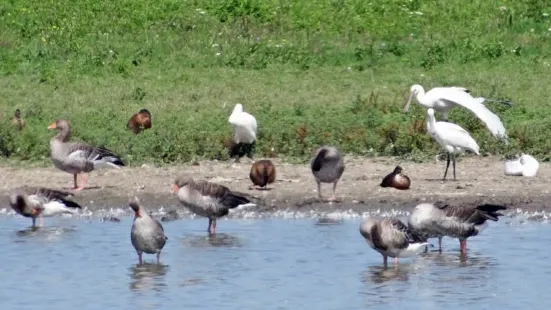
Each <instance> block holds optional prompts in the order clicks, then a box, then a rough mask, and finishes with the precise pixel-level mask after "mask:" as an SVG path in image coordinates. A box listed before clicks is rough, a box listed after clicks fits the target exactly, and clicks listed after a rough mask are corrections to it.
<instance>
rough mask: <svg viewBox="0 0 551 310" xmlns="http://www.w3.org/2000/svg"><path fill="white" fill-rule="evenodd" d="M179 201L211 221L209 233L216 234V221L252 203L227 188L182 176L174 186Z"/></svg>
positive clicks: (173, 189)
mask: <svg viewBox="0 0 551 310" xmlns="http://www.w3.org/2000/svg"><path fill="white" fill-rule="evenodd" d="M172 191H173V192H176V193H177V194H178V200H179V201H180V202H181V203H182V205H184V207H186V208H187V209H188V210H190V211H191V212H193V213H195V214H197V215H199V216H203V217H207V218H208V219H209V227H208V231H209V233H212V234H213V233H215V232H216V219H217V218H220V217H223V216H226V215H228V214H229V210H230V209H233V208H236V207H238V206H240V205H244V204H248V203H250V201H249V199H247V198H245V197H243V196H241V195H238V194H236V193H233V192H232V191H231V190H230V189H229V188H227V187H226V186H223V185H220V184H216V183H212V182H208V181H203V180H201V181H195V180H193V178H191V177H187V176H180V177H178V178H177V179H176V180H175V181H174V184H173V185H172Z"/></svg>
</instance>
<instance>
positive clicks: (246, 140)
mask: <svg viewBox="0 0 551 310" xmlns="http://www.w3.org/2000/svg"><path fill="white" fill-rule="evenodd" d="M228 121H229V123H230V124H231V125H232V127H233V140H234V141H235V143H236V145H235V147H234V148H233V149H232V150H231V152H230V153H231V156H232V157H233V156H234V155H237V159H236V161H239V158H240V157H241V156H243V155H247V157H249V158H250V159H253V152H254V145H255V142H256V129H257V124H256V118H255V117H254V116H252V115H251V114H249V113H247V112H244V111H243V105H242V104H240V103H238V104H236V105H235V107H234V108H233V112H232V114H231V115H230V117H229V119H228ZM243 147H244V148H246V150H245V151H242V148H243Z"/></svg>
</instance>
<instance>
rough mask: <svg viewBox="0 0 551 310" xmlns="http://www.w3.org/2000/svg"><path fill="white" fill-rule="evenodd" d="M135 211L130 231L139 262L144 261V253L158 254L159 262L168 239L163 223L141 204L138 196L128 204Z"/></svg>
mask: <svg viewBox="0 0 551 310" xmlns="http://www.w3.org/2000/svg"><path fill="white" fill-rule="evenodd" d="M128 205H129V206H130V208H131V209H132V211H134V223H133V224H132V229H131V231H130V240H131V241H132V246H134V249H136V253H138V261H139V263H140V264H141V263H143V260H142V254H143V253H147V254H157V264H159V262H160V258H161V251H162V250H163V247H164V246H165V244H166V241H167V240H168V237H167V236H166V235H165V231H164V229H163V225H161V223H160V222H159V221H157V220H155V219H153V218H151V216H150V215H149V214H148V213H147V212H146V211H145V209H144V208H143V207H142V206H141V205H140V201H139V200H138V198H137V197H134V199H132V200H130V203H129V204H128Z"/></svg>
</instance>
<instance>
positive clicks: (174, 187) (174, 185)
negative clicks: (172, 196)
mask: <svg viewBox="0 0 551 310" xmlns="http://www.w3.org/2000/svg"><path fill="white" fill-rule="evenodd" d="M179 189H180V188H179V187H178V185H176V184H172V186H171V187H170V191H171V192H172V193H177V192H178V190H179Z"/></svg>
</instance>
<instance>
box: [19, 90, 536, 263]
mask: <svg viewBox="0 0 551 310" xmlns="http://www.w3.org/2000/svg"><path fill="white" fill-rule="evenodd" d="M413 97H415V98H416V99H417V102H418V103H419V104H420V105H421V106H423V107H425V108H427V131H428V132H429V134H430V135H431V136H432V137H433V138H434V139H435V140H436V141H437V142H438V143H439V144H440V145H441V146H442V148H443V149H444V150H445V151H446V153H447V154H448V158H447V165H446V170H445V172H444V177H443V179H442V181H445V180H446V176H447V173H448V168H449V165H450V162H452V163H453V178H454V180H455V179H456V173H455V156H456V154H458V153H460V152H463V151H465V150H469V151H471V152H473V153H475V154H479V146H478V144H477V143H476V141H475V140H474V139H473V138H472V137H471V135H470V134H469V133H468V132H467V131H466V130H465V129H463V128H462V127H460V126H459V125H456V124H453V123H450V122H448V121H447V120H448V112H449V110H450V109H451V108H453V107H455V106H462V107H464V108H466V109H468V110H470V111H471V112H473V113H474V114H475V115H476V116H477V117H478V118H479V119H480V120H482V121H483V122H484V123H485V124H486V126H487V127H488V129H489V130H490V131H491V132H492V134H493V135H494V136H495V137H497V138H499V139H503V140H504V141H505V142H506V143H507V135H506V131H505V128H504V126H503V123H502V122H501V120H500V119H499V117H498V116H496V115H495V114H494V113H492V112H491V111H490V110H489V109H488V108H487V107H486V106H484V105H483V102H484V101H491V99H485V98H481V97H478V98H475V97H473V96H472V95H471V94H470V91H469V90H467V89H465V88H460V87H437V88H433V89H432V90H430V91H428V92H426V93H425V91H424V89H423V87H422V86H420V85H413V86H412V87H411V89H410V96H409V99H408V101H407V103H406V106H405V108H404V112H407V111H408V109H409V106H410V104H411V101H412V98H413ZM499 102H501V103H505V104H509V105H510V103H509V102H503V101H499ZM435 111H437V112H440V113H442V115H443V118H444V121H436V119H435V116H434V112H435ZM228 121H229V123H230V124H231V125H232V127H233V140H234V144H233V146H232V147H231V150H230V154H232V157H235V161H236V162H238V161H239V159H240V158H241V157H243V156H247V157H249V158H250V159H251V160H253V154H254V145H255V142H256V134H257V122H256V118H255V117H254V116H253V115H251V114H249V113H247V112H245V111H244V110H243V106H242V105H241V104H236V105H235V107H234V109H233V111H232V113H231V115H230V117H229V119H228ZM12 122H13V123H14V124H18V126H19V128H20V129H22V128H23V127H24V120H23V119H22V118H21V115H20V111H19V109H18V110H17V111H16V114H15V115H14V117H13V119H12ZM151 126H152V123H151V113H150V112H149V111H148V110H147V109H142V110H140V111H139V112H138V113H136V114H134V115H133V116H132V117H131V118H130V120H129V121H128V123H127V127H128V129H130V130H131V131H132V132H133V133H135V134H138V133H140V132H141V131H142V130H146V129H149V128H151ZM48 129H50V130H57V131H58V133H57V135H56V136H55V137H53V138H52V139H51V141H50V151H51V159H52V162H53V163H54V166H55V167H56V168H58V169H60V170H62V171H65V172H67V173H70V174H72V175H73V182H74V187H73V189H74V190H75V191H80V190H83V189H84V188H85V186H86V175H87V173H89V172H91V171H94V170H97V169H100V168H117V169H118V168H120V167H123V166H125V164H124V162H123V161H122V159H121V158H120V157H119V156H117V155H115V154H114V153H113V152H112V151H110V150H108V149H106V148H102V147H97V146H92V145H89V144H86V143H82V142H71V141H69V140H70V134H71V125H70V123H69V122H68V121H67V120H63V119H58V120H56V121H55V122H53V123H52V124H50V125H49V126H48ZM310 168H311V170H312V173H313V175H314V179H315V181H316V183H317V187H318V198H319V199H320V200H325V201H335V200H337V197H336V189H337V184H338V182H339V179H340V178H341V176H342V174H343V173H344V169H345V165H344V160H343V156H342V154H341V152H340V150H339V149H338V148H336V147H334V146H328V145H325V146H322V147H320V148H318V149H317V150H316V152H315V153H314V157H313V159H312V160H311V163H310ZM538 169H539V164H538V162H537V160H535V159H534V158H533V157H532V156H530V155H527V154H523V155H522V156H520V157H518V158H516V159H514V160H508V161H506V162H505V174H507V175H523V176H535V175H536V174H537V171H538ZM79 176H80V177H81V182H80V184H79V182H78V177H79ZM249 176H250V179H251V181H252V182H253V187H258V188H259V189H265V188H266V187H267V186H268V184H271V183H273V182H274V181H275V178H276V168H275V166H274V164H273V163H272V162H271V161H270V160H267V159H264V160H258V161H255V162H254V163H253V164H252V167H251V170H250V174H249ZM321 183H330V184H333V189H332V195H331V196H330V197H329V198H327V199H324V198H323V197H322V195H321ZM410 184H411V180H410V179H409V177H407V176H406V175H404V174H403V173H402V168H401V167H400V166H396V168H395V169H394V171H393V172H392V173H390V174H389V175H387V176H386V177H385V178H383V180H382V182H381V184H380V186H381V187H394V188H396V189H399V190H407V189H409V187H410ZM172 191H173V193H176V196H177V199H178V200H179V201H180V203H181V204H182V205H183V206H184V207H185V208H187V209H188V210H189V211H191V212H192V213H195V214H197V215H199V216H202V217H206V218H208V219H209V224H208V232H209V233H210V234H215V233H216V220H217V219H218V218H220V217H223V216H226V215H227V214H229V211H230V210H231V209H234V208H237V207H240V206H254V203H251V201H250V200H249V199H248V198H246V197H245V196H244V195H242V194H239V193H236V192H233V191H232V190H230V189H229V188H228V187H226V186H223V185H220V184H216V183H213V182H209V181H205V180H194V179H193V178H191V177H189V176H186V175H182V176H179V177H177V178H176V179H175V180H174V182H173V184H172ZM70 196H72V193H70V192H67V191H61V190H56V189H50V188H44V187H32V186H23V187H17V188H14V189H13V190H12V191H11V193H10V197H9V202H10V206H11V207H12V208H13V210H14V211H15V212H16V213H18V214H20V215H22V216H24V217H29V218H31V219H32V223H33V227H35V226H36V219H37V218H40V225H43V217H48V216H54V215H59V214H63V213H71V214H72V213H75V211H76V209H81V208H82V207H81V206H80V205H79V204H78V203H76V202H74V201H72V200H70V199H69V197H70ZM129 207H130V208H131V209H132V210H133V211H134V214H135V217H134V223H133V225H132V229H131V241H132V245H133V246H134V248H135V249H136V252H137V253H138V257H139V261H140V263H141V262H142V254H143V253H148V254H156V255H157V261H159V256H160V253H161V250H162V249H163V247H164V246H165V244H166V241H167V237H166V235H165V234H164V229H163V226H162V225H161V223H160V222H159V221H157V220H155V219H153V218H151V216H150V215H149V214H148V213H147V212H146V211H145V210H144V208H143V207H142V206H141V205H140V203H139V200H138V198H137V197H135V198H133V199H131V201H130V203H129ZM505 209H506V208H505V207H504V206H498V205H492V204H485V205H480V206H472V207H471V206H451V205H446V204H439V203H436V204H421V205H418V206H417V207H415V208H414V210H413V211H412V212H411V215H410V218H409V220H408V223H407V224H404V223H402V222H401V221H400V220H398V219H376V218H368V219H366V220H365V221H364V222H362V224H361V225H360V233H361V235H362V236H363V237H364V238H365V239H366V241H367V243H368V244H369V245H370V246H371V247H372V248H373V249H375V250H376V251H378V252H379V253H381V254H382V255H383V260H384V263H385V265H386V264H387V257H392V258H394V259H395V264H397V263H398V258H399V257H406V256H409V255H411V254H412V253H417V252H418V251H419V250H420V249H423V248H425V249H427V247H428V246H429V245H430V244H429V243H428V242H427V240H428V238H438V239H439V249H440V250H441V249H442V246H441V241H442V237H444V236H450V237H454V238H459V240H460V249H461V253H462V254H465V253H466V240H467V238H469V237H471V236H475V235H477V234H478V233H479V232H480V231H482V229H483V228H484V227H485V226H486V221H487V220H492V221H497V220H498V216H500V215H502V214H501V213H499V211H501V210H505Z"/></svg>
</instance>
